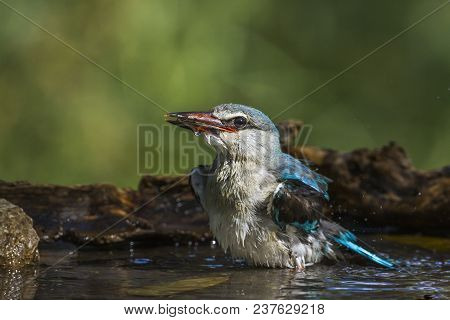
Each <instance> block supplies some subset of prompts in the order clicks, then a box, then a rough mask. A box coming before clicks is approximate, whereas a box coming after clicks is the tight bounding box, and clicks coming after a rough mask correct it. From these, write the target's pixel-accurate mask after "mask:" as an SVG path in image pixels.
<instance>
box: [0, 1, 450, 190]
mask: <svg viewBox="0 0 450 320" xmlns="http://www.w3.org/2000/svg"><path fill="white" fill-rule="evenodd" d="M6 2H7V3H9V4H10V5H11V6H13V7H14V8H16V9H17V10H18V11H20V12H21V13H23V14H24V15H26V16H28V17H30V18H31V19H33V20H34V21H36V22H37V23H39V24H40V25H42V26H43V27H45V28H47V29H48V30H49V31H50V32H52V33H54V34H55V35H57V36H58V37H60V38H61V39H64V41H66V42H67V43H68V44H70V45H71V46H73V47H74V48H76V49H78V50H80V51H81V52H83V53H84V54H86V55H87V56H89V57H90V58H92V59H93V60H94V61H96V62H97V63H99V64H100V65H102V66H104V67H105V68H106V69H108V70H109V71H111V72H112V73H114V74H115V75H117V77H119V78H120V79H123V80H124V81H126V82H127V83H129V84H131V85H132V86H134V87H135V88H136V89H137V90H139V91H140V92H142V93H143V94H145V95H146V96H148V97H151V99H153V100H155V101H156V102H158V103H159V104H160V105H161V106H163V108H164V109H166V110H169V111H183V110H190V109H207V108H210V107H211V106H214V105H217V104H220V103H224V102H238V103H243V104H247V105H252V106H259V107H260V108H261V109H262V110H263V111H265V112H266V113H268V114H269V115H272V116H274V115H276V114H277V113H278V112H280V111H281V110H283V108H285V107H286V106H289V105H290V104H292V103H293V102H295V101H296V100H298V99H300V98H302V97H303V96H304V95H306V94H307V93H309V92H311V91H312V90H313V89H315V88H316V87H317V86H319V85H321V84H322V83H323V82H325V81H326V80H328V79H329V78H331V77H332V76H334V75H335V74H337V73H338V72H340V71H341V70H343V69H344V68H346V67H347V66H349V65H350V64H352V63H353V62H355V61H356V60H358V59H359V58H360V57H362V56H364V55H365V54H367V53H368V52H370V51H371V50H372V49H374V48H375V47H377V46H378V45H380V44H381V43H383V42H384V41H386V40H387V39H389V38H390V37H392V36H394V35H395V34H396V33H398V32H399V31H401V30H403V29H404V28H406V27H407V26H409V25H411V24H412V23H414V22H416V21H417V20H419V19H420V18H422V17H423V16H424V15H426V14H427V13H429V12H430V11H431V10H433V9H434V8H435V7H437V6H438V5H439V4H440V3H442V0H440V1H437V0H430V1H419V0H413V1H387V0H380V1H370V2H367V1H365V2H361V1H356V0H348V1H344V2H342V1H304V0H302V1H298V0H295V1H294V0H290V1H274V0H273V1H269V0H249V1H238V0H230V1H206V0H195V1H194V0H131V1H112V0H95V1H93V0H90V1H87V0H84V1H69V0H58V1H56V0H53V1H51V0H45V1H44V0H34V1H25V0H20V1H14V0H6ZM0 19H1V21H2V28H1V29H0V98H1V104H0V154H1V160H0V179H5V180H18V179H23V180H31V181H38V182H52V183H69V184H72V183H87V182H113V183H117V184H120V185H128V186H135V185H136V182H137V180H138V176H137V169H136V160H137V159H136V157H137V156H136V136H137V135H136V127H137V124H140V123H157V124H161V123H162V122H163V117H162V115H163V112H162V111H161V110H160V109H159V108H158V107H156V106H155V105H154V104H152V103H151V102H149V101H147V100H146V99H144V98H143V97H141V96H139V95H137V94H136V93H134V92H133V91H132V90H130V89H129V88H127V87H126V86H124V85H122V84H121V83H120V82H118V81H116V80H114V79H113V78H112V77H110V76H109V75H107V74H105V73H104V72H102V71H101V70H99V68H97V67H95V66H94V65H92V64H90V63H88V62H87V61H85V60H84V59H82V58H81V57H80V56H79V55H77V54H76V53H74V52H73V51H72V50H70V49H68V48H67V47H65V46H63V45H62V44H61V43H59V42H58V41H56V40H55V39H53V38H52V37H50V36H49V35H48V34H46V33H45V32H43V31H42V30H40V29H38V28H37V27H36V26H34V25H33V24H31V23H30V22H29V21H27V20H26V19H24V18H23V17H21V16H19V15H17V14H16V13H14V12H13V11H11V10H10V9H8V8H7V7H5V6H4V5H0ZM449 33H450V6H448V7H446V8H444V9H443V10H441V11H440V12H438V13H437V14H435V15H433V16H432V17H430V18H429V19H427V20H425V21H424V22H422V23H421V24H419V25H418V26H417V27H415V28H414V29H412V30H411V31H409V32H408V33H406V34H404V35H403V36H401V37H400V38H398V39H396V40H395V41H394V42H393V43H392V44H390V45H389V46H387V47H385V48H383V49H382V50H380V51H379V52H377V53H376V54H374V55H372V56H370V57H369V58H368V59H367V60H366V61H364V62H363V63H361V64H360V65H358V66H357V67H355V68H354V69H352V70H350V71H349V72H347V73H346V74H344V75H343V76H342V77H340V78H338V79H337V80H335V81H333V82H332V83H330V84H329V85H327V86H326V87H324V88H323V89H321V90H320V91H318V92H317V93H316V94H314V95H312V96H310V97H309V98H308V99H306V100H305V101H303V102H302V103H300V104H297V105H295V106H294V107H292V108H291V109H289V111H288V112H286V113H285V114H283V116H282V117H280V118H279V119H277V120H282V119H286V118H299V119H303V120H304V121H305V122H307V123H311V124H313V126H314V130H313V132H312V137H311V140H310V144H314V145H319V146H323V147H330V148H336V149H339V150H351V149H354V148H358V147H370V148H373V147H377V146H380V145H382V144H385V143H387V142H388V141H390V140H395V141H397V142H398V143H399V144H401V145H402V146H404V147H405V148H406V150H407V151H408V153H409V154H410V155H411V157H412V159H413V161H414V163H415V165H416V166H418V167H419V168H424V169H426V168H434V167H439V166H443V165H446V164H449V160H450V148H449V146H450V109H449V107H450V103H449V102H450V41H448V39H449ZM167 161H170V159H167Z"/></svg>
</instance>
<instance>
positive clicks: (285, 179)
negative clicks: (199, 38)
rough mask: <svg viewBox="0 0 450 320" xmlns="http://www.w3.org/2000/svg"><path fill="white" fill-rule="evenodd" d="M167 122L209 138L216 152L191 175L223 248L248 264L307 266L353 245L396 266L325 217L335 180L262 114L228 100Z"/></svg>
mask: <svg viewBox="0 0 450 320" xmlns="http://www.w3.org/2000/svg"><path fill="white" fill-rule="evenodd" d="M167 120H168V121H169V122H171V123H174V124H176V125H179V126H182V127H185V128H189V129H191V130H193V131H194V132H196V133H200V134H202V135H203V136H204V138H205V140H206V141H207V143H209V144H210V145H211V146H213V147H214V149H215V150H216V152H217V156H216V158H215V160H214V162H213V164H211V165H210V166H201V167H198V168H195V169H194V170H193V171H192V172H191V176H190V179H191V185H192V188H193V190H194V193H195V194H196V196H197V198H198V200H199V201H200V203H201V205H202V206H203V208H204V209H205V211H206V212H207V213H208V215H209V221H210V227H211V231H212V232H213V234H214V236H215V237H216V238H217V240H218V242H219V244H220V245H221V247H222V248H223V249H224V250H226V251H229V252H230V253H231V255H232V256H233V257H240V258H245V259H246V260H247V262H248V263H249V264H253V265H259V266H267V267H288V268H298V269H302V268H304V267H306V266H309V265H312V264H315V263H318V262H320V261H322V260H324V259H331V260H338V259H339V258H340V257H342V252H343V250H342V249H344V251H345V250H350V251H352V252H355V253H358V254H360V255H362V256H364V257H366V258H368V259H370V260H372V261H373V262H375V263H377V264H379V265H383V266H385V267H389V268H392V267H393V264H392V263H391V262H389V261H388V260H386V259H383V258H381V257H379V256H378V255H376V254H373V253H371V252H370V251H369V250H366V249H364V246H363V245H362V244H361V243H360V242H359V241H358V239H357V238H356V237H355V235H354V234H353V233H351V232H350V231H348V230H346V229H344V228H343V227H341V226H339V225H338V224H336V223H334V222H332V221H330V220H329V219H327V218H325V217H323V216H322V214H321V208H322V206H323V205H325V204H326V203H327V201H328V200H329V194H328V183H329V182H330V180H329V179H328V178H326V177H324V176H322V175H320V174H319V173H317V172H315V171H313V170H311V169H310V168H309V167H308V166H307V165H306V164H305V163H303V162H301V161H299V160H297V159H295V158H293V157H291V156H290V155H288V154H285V153H283V152H282V151H281V147H280V142H279V133H278V130H277V128H276V126H275V125H274V124H273V122H272V121H271V120H270V119H269V118H268V117H267V116H266V115H265V114H263V113H262V112H260V111H258V110H256V109H254V108H250V107H246V106H243V105H236V104H224V105H220V106H217V107H215V108H214V109H213V110H212V111H211V112H189V113H171V114H168V115H167Z"/></svg>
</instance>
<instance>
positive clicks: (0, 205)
mask: <svg viewBox="0 0 450 320" xmlns="http://www.w3.org/2000/svg"><path fill="white" fill-rule="evenodd" d="M38 244H39V237H38V235H37V233H36V231H35V230H34V229H33V220H32V219H31V218H30V217H29V216H27V215H26V214H25V212H24V211H23V210H22V209H21V208H19V207H17V206H15V205H13V204H12V203H10V202H8V201H6V200H4V199H0V267H3V268H6V269H16V268H21V267H24V266H26V265H28V264H31V263H33V262H36V261H38V260H39V252H38V248H37V247H38Z"/></svg>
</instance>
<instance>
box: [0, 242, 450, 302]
mask: <svg viewBox="0 0 450 320" xmlns="http://www.w3.org/2000/svg"><path fill="white" fill-rule="evenodd" d="M380 245H381V243H378V244H377V246H378V247H379V249H380V251H383V252H386V253H388V254H389V255H390V256H391V257H394V258H400V257H401V259H400V260H399V262H400V263H401V264H402V266H403V267H402V268H401V269H400V270H388V269H384V268H381V267H376V266H372V265H364V266H363V265H358V264H353V263H348V264H346V263H340V264H336V265H331V266H328V265H316V266H313V267H310V268H307V269H306V270H305V271H303V272H296V271H293V270H288V269H264V268H249V267H247V266H246V264H245V262H244V261H240V260H236V259H232V258H230V257H229V256H226V255H224V254H223V252H222V250H221V249H220V248H216V247H209V246H191V247H175V246H174V247H158V248H142V247H138V246H136V245H132V246H130V247H127V248H114V249H111V250H98V249H95V248H87V249H85V250H82V251H81V252H79V253H78V254H77V255H75V256H71V257H70V258H69V259H67V260H64V262H63V263H61V264H59V265H58V266H57V267H55V268H51V269H49V270H48V271H47V272H45V273H41V274H40V276H39V277H38V278H37V279H36V278H35V276H36V275H35V274H36V270H34V272H31V271H32V270H30V269H28V270H23V271H20V272H19V271H0V294H1V298H3V299H19V298H25V299H32V298H37V299H93V298H97V299H99V298H103V299H130V298H132V299H135V298H136V299H139V298H145V299H148V298H155V299H161V298H176V299H433V298H434V299H436V298H437V299H445V298H449V297H450V252H442V251H436V252H433V251H430V250H426V249H424V248H418V247H415V246H407V245H404V244H399V243H389V242H387V241H386V242H383V246H384V247H383V248H380ZM71 249H73V248H72V247H64V246H63V247H58V246H56V245H51V246H48V245H47V247H43V248H41V264H42V266H41V270H43V269H45V268H46V267H48V266H50V265H52V264H53V263H54V262H55V261H58V259H60V258H61V257H62V256H64V255H66V254H67V252H69V250H71ZM218 278H220V279H226V281H218V282H217V283H216V284H214V285H209V282H208V285H203V287H202V288H196V289H195V290H188V289H186V285H185V284H186V283H187V284H189V283H192V281H203V282H205V281H210V280H211V279H218ZM195 279H203V280H195ZM205 279H206V280H205ZM203 282H202V283H203ZM205 283H206V282H205ZM165 286H169V287H170V288H171V290H170V291H168V290H165V291H164V290H163V291H161V290H160V289H161V288H164V287H165ZM142 288H147V289H148V288H150V289H151V293H152V294H151V295H150V296H148V297H139V296H137V295H133V294H132V293H133V292H139V290H140V289H142ZM155 288H156V289H158V288H159V289H158V290H160V291H161V292H163V293H162V294H164V296H158V292H160V291H158V290H156V289H155ZM147 291H148V290H147Z"/></svg>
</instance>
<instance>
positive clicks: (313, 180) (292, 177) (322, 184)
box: [278, 154, 331, 200]
mask: <svg viewBox="0 0 450 320" xmlns="http://www.w3.org/2000/svg"><path fill="white" fill-rule="evenodd" d="M278 170H279V174H280V178H281V180H284V181H289V182H294V183H295V182H297V183H298V184H301V185H304V186H307V187H309V188H311V189H313V190H314V191H316V192H318V193H319V194H321V195H322V196H323V197H324V198H325V199H327V200H329V196H328V192H327V191H328V183H329V182H331V180H330V179H328V178H327V177H324V176H322V175H321V174H319V173H317V172H314V171H313V170H311V169H310V168H309V167H308V166H306V165H304V164H303V163H302V162H300V161H299V160H297V159H295V158H293V157H291V156H290V155H287V154H285V155H284V157H282V161H281V163H280V164H279V169H278Z"/></svg>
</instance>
